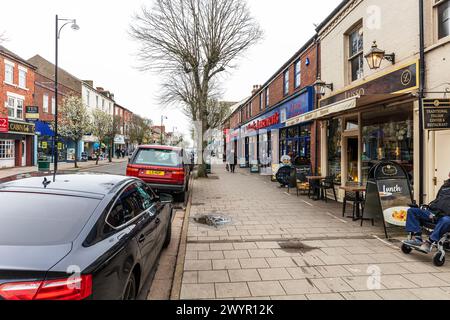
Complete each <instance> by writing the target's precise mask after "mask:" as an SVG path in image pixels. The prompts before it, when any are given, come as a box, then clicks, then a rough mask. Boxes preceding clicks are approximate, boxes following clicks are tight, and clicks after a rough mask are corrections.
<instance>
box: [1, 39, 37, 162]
mask: <svg viewBox="0 0 450 320" xmlns="http://www.w3.org/2000/svg"><path fill="white" fill-rule="evenodd" d="M35 69H36V68H35V67H34V66H33V65H32V64H30V63H29V62H27V61H26V60H25V59H23V58H21V57H19V56H18V55H16V54H14V53H13V52H11V51H9V50H8V49H6V48H5V47H2V46H0V168H11V167H24V166H32V165H33V163H34V125H33V124H31V123H27V122H26V121H25V119H26V118H25V114H26V112H27V108H28V107H31V106H33V102H34V101H33V94H34V80H35Z"/></svg>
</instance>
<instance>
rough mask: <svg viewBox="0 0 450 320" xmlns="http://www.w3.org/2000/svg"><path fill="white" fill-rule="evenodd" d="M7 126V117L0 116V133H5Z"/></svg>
mask: <svg viewBox="0 0 450 320" xmlns="http://www.w3.org/2000/svg"><path fill="white" fill-rule="evenodd" d="M8 128H9V121H8V117H5V118H0V133H7V132H8Z"/></svg>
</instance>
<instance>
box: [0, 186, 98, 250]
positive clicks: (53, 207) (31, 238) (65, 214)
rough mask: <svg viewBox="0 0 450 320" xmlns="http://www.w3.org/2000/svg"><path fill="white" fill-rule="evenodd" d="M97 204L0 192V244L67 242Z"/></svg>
mask: <svg viewBox="0 0 450 320" xmlns="http://www.w3.org/2000/svg"><path fill="white" fill-rule="evenodd" d="M99 203H100V201H99V200H95V199H87V198H79V197H70V196H60V195H51V194H36V193H19V192H0V204H1V208H0V246H53V245H62V244H67V243H71V242H73V241H74V240H75V239H76V238H77V236H78V234H79V233H80V232H81V230H82V229H83V227H84V225H85V224H86V222H87V221H88V219H89V218H90V217H91V215H92V213H93V212H94V210H95V209H96V208H97V206H98V205H99Z"/></svg>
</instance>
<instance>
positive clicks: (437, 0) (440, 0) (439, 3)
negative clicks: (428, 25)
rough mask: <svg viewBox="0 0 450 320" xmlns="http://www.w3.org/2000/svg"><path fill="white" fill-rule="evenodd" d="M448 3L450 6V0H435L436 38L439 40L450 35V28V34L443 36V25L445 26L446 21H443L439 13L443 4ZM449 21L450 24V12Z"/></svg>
mask: <svg viewBox="0 0 450 320" xmlns="http://www.w3.org/2000/svg"><path fill="white" fill-rule="evenodd" d="M444 5H447V6H448V7H449V8H450V0H434V3H433V7H434V10H435V19H436V24H435V25H436V38H437V41H442V40H443V39H448V38H449V37H450V30H449V32H448V34H446V35H443V36H441V34H440V33H441V27H443V25H444V21H441V20H440V18H441V16H440V14H439V10H440V8H441V6H444ZM445 21H448V23H449V24H450V14H449V17H448V18H447V20H445Z"/></svg>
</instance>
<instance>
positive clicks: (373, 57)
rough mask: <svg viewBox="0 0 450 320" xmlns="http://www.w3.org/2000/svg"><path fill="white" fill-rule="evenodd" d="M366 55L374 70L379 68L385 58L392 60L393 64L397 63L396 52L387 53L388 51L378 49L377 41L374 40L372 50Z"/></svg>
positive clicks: (370, 66)
mask: <svg viewBox="0 0 450 320" xmlns="http://www.w3.org/2000/svg"><path fill="white" fill-rule="evenodd" d="M364 57H365V58H366V60H367V64H368V65H369V68H370V69H372V70H376V69H379V68H380V67H381V62H383V60H387V61H390V62H392V64H395V53H391V54H386V51H384V50H381V49H378V45H377V42H376V41H374V42H373V44H372V48H371V49H370V52H369V53H368V54H366V55H365V56H364Z"/></svg>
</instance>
